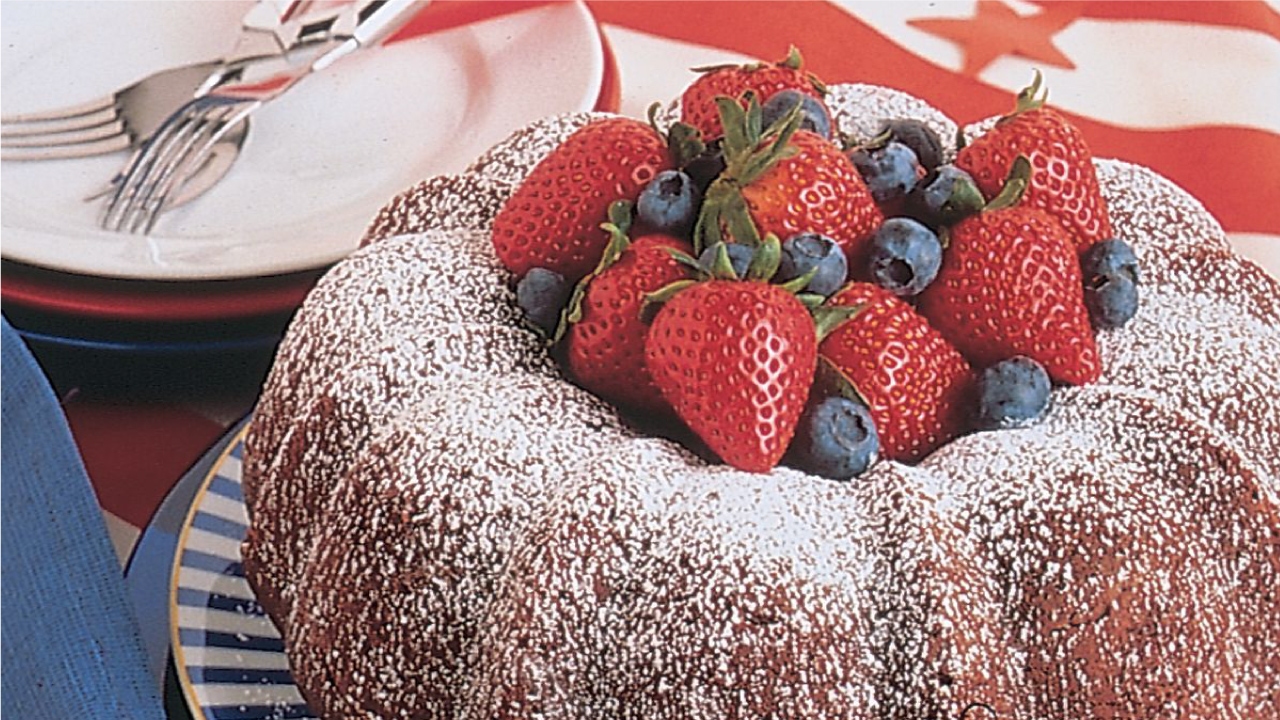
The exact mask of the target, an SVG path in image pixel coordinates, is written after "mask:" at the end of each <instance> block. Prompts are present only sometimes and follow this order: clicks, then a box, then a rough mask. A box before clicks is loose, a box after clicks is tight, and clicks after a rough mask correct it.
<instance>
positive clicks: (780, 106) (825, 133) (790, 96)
mask: <svg viewBox="0 0 1280 720" xmlns="http://www.w3.org/2000/svg"><path fill="white" fill-rule="evenodd" d="M797 104H799V105H800V106H801V107H800V114H801V116H802V119H801V120H800V129H801V130H810V131H812V132H814V133H817V134H818V135H821V136H822V137H824V138H827V139H830V138H831V116H830V115H828V114H827V108H826V107H824V106H823V104H822V102H821V101H820V100H818V99H817V98H815V97H814V96H812V95H806V94H805V93H802V92H800V91H799V90H779V91H778V92H776V93H774V94H773V95H772V96H770V98H769V99H768V100H766V101H765V103H764V105H761V106H760V112H761V120H762V121H763V123H762V124H763V125H764V127H766V128H767V127H769V126H771V125H773V124H774V123H776V122H778V121H779V120H781V119H782V118H783V116H785V115H786V114H787V113H789V112H791V108H793V107H795V106H796V105H797Z"/></svg>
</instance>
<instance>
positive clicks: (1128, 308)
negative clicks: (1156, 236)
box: [1080, 238, 1138, 330]
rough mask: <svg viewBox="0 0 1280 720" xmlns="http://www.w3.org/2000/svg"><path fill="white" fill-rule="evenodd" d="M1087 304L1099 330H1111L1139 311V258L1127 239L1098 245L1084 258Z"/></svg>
mask: <svg viewBox="0 0 1280 720" xmlns="http://www.w3.org/2000/svg"><path fill="white" fill-rule="evenodd" d="M1080 270H1081V274H1082V275H1083V276H1084V304H1085V307H1086V308H1088V309H1089V320H1090V322H1092V323H1093V326H1094V327H1096V328H1101V329H1106V330H1110V329H1113V328H1118V327H1120V326H1121V325H1124V324H1125V323H1127V322H1129V320H1130V319H1131V318H1132V317H1133V316H1134V315H1135V314H1136V313H1137V312H1138V257H1137V255H1135V254H1134V252H1133V248H1131V247H1129V244H1128V243H1126V242H1125V241H1123V240H1118V239H1116V238H1108V239H1106V240H1103V241H1101V242H1098V243H1094V244H1093V245H1092V246H1090V248H1089V249H1088V250H1086V251H1085V253H1084V254H1083V255H1082V256H1081V257H1080Z"/></svg>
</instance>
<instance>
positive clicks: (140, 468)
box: [41, 0, 1280, 559]
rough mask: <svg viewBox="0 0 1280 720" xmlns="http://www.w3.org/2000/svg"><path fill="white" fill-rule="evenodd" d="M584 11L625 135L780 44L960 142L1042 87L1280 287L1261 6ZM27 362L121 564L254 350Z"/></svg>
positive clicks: (1272, 124)
mask: <svg viewBox="0 0 1280 720" xmlns="http://www.w3.org/2000/svg"><path fill="white" fill-rule="evenodd" d="M536 4H537V3H521V4H518V5H512V6H508V7H507V8H505V10H504V11H518V10H519V9H521V8H522V7H526V6H529V5H536ZM587 5H588V7H589V8H590V9H591V11H592V12H593V13H594V14H595V16H596V18H597V20H598V21H599V22H600V24H601V28H602V32H603V35H604V38H605V41H606V43H607V45H608V47H609V48H610V49H611V51H612V54H613V56H614V58H615V60H616V66H617V76H616V78H615V79H616V81H617V84H618V88H617V89H618V91H619V92H618V97H617V109H618V110H619V111H620V112H622V113H624V114H627V115H631V116H635V117H644V114H645V111H646V109H647V107H648V105H649V104H650V103H652V102H654V101H666V100H669V99H671V98H673V97H676V96H678V94H679V92H680V91H681V90H682V89H683V87H684V86H685V85H686V84H687V83H688V82H689V81H690V80H691V79H692V78H693V74H692V73H691V72H690V70H689V68H691V67H696V66H701V65H706V64H712V63H721V62H726V61H729V62H736V61H746V60H752V59H769V60H775V59H778V58H780V57H782V56H784V55H785V54H786V52H787V49H788V46H789V45H791V44H795V45H798V46H799V47H800V48H801V49H802V50H803V52H804V55H805V59H806V61H807V64H808V67H809V68H810V69H811V70H812V71H814V72H815V73H817V74H818V75H819V76H821V77H822V78H823V79H824V80H826V81H827V82H828V83H838V82H865V83H872V84H882V85H889V86H894V87H898V88H901V89H903V90H906V91H908V92H911V93H912V94H915V95H918V96H920V97H923V98H926V99H928V100H929V101H930V102H932V103H933V104H934V105H936V106H937V107H938V108H940V109H941V110H943V111H944V112H946V113H947V114H948V115H950V116H951V117H952V118H954V119H956V120H958V121H960V122H962V123H965V122H972V121H976V120H979V119H981V118H985V117H989V116H992V115H996V114H1000V113H1002V112H1004V111H1005V110H1007V109H1008V108H1009V107H1010V106H1011V97H1012V93H1013V92H1014V91H1016V90H1017V89H1018V88H1019V87H1021V86H1022V85H1024V84H1026V82H1027V81H1028V80H1029V78H1030V77H1031V75H1032V68H1040V69H1042V70H1044V72H1045V74H1046V76H1047V82H1048V85H1049V86H1050V88H1051V89H1052V94H1051V95H1050V101H1051V102H1052V103H1054V104H1056V105H1058V106H1059V107H1060V108H1062V109H1064V110H1065V111H1066V112H1067V113H1068V114H1069V115H1071V116H1072V117H1073V119H1075V120H1076V122H1077V123H1078V124H1079V125H1080V126H1081V128H1082V129H1083V131H1084V133H1085V136H1086V137H1087V138H1088V139H1089V141H1090V144H1091V146H1092V147H1093V150H1094V153H1095V155H1096V156H1099V157H1117V158H1122V159H1126V160H1130V161H1133V162H1137V163H1140V164H1143V165H1147V166H1150V167H1153V168H1155V169H1156V170H1157V171H1159V172H1161V173H1163V174H1165V175H1166V176H1168V177H1170V178H1171V179H1173V180H1174V181H1175V182H1177V183H1178V184H1180V185H1182V186H1183V187H1185V188H1187V189H1188V190H1189V191H1191V192H1192V193H1193V194H1195V195H1196V196H1197V197H1199V198H1201V200H1202V201H1203V202H1204V203H1205V205H1206V206H1207V207H1208V208H1209V209H1210V211H1212V212H1213V213H1214V214H1215V215H1216V216H1217V217H1218V218H1219V219H1220V221H1221V222H1222V224H1223V226H1224V228H1225V229H1226V231H1227V232H1228V234H1229V237H1230V238H1231V239H1232V241H1233V242H1234V243H1235V244H1236V245H1237V247H1239V248H1240V249H1241V251H1242V252H1243V253H1245V254H1246V255H1248V256H1250V257H1253V258H1255V259H1257V260H1258V261H1259V262H1261V263H1263V264H1264V266H1266V267H1268V268H1269V269H1270V271H1271V272H1272V273H1273V274H1276V275H1280V217H1278V213H1277V211H1276V207H1277V202H1276V201H1280V181H1278V180H1277V177H1280V175H1278V174H1277V173H1276V172H1275V168H1276V167H1277V166H1280V93H1267V92H1261V91H1260V90H1259V88H1265V87H1273V88H1274V87H1276V86H1277V82H1278V81H1280V14H1278V13H1277V10H1276V9H1275V8H1274V7H1273V6H1270V5H1268V4H1266V3H1261V2H1241V3H1196V2H1183V3H1127V2H1096V3H1068V2H1063V3H1017V4H1006V3H1003V2H994V1H985V0H984V1H980V2H976V3H974V2H954V3H925V2H900V3H884V2H879V3H856V2H850V3H826V2H807V3H790V2H685V3H680V4H679V5H678V6H676V5H674V4H660V3H650V2H589V3H587ZM468 19H469V18H462V19H461V20H460V21H467V20H468ZM1121 38H1123V42H1120V41H1119V39H1121ZM1152 57H1158V58H1160V62H1159V63H1152V62H1150V59H1151V58H1152ZM41 359H42V361H45V362H46V363H47V364H46V370H47V371H48V373H49V374H50V376H51V378H52V380H53V381H54V383H55V386H56V388H57V390H58V392H59V394H60V397H61V398H62V399H63V406H64V409H65V411H66V414H67V417H68V420H69V422H70V425H71V427H72V431H73V434H74V435H75V437H76V440H77V443H78V445H79V447H80V450H81V453H82V455H83V457H84V460H85V464H86V467H87V468H88V470H89V473H90V475H91V477H92V479H93V481H94V485H95V487H96V489H97V491H98V494H99V500H100V503H101V505H102V506H103V508H104V511H105V514H106V516H107V518H108V523H109V526H110V528H111V530H112V536H113V539H114V541H115V542H116V545H117V550H118V553H119V554H120V556H121V558H122V559H123V558H126V557H127V556H128V554H129V553H130V551H131V549H132V548H133V546H134V544H135V543H136V541H137V538H138V536H139V533H140V531H141V529H142V528H144V527H145V526H146V525H147V523H148V521H149V520H150V519H151V518H152V516H153V514H154V513H155V511H156V508H157V507H158V506H159V505H160V503H161V501H162V500H163V499H164V497H165V496H166V494H167V493H168V492H169V491H170V490H171V489H172V488H173V486H174V484H175V483H176V482H177V480H178V479H179V478H181V477H182V476H183V475H184V473H185V472H187V471H188V470H189V469H190V468H192V466H193V465H194V464H196V462H197V460H198V459H199V458H201V456H202V455H203V454H204V452H205V451H206V450H207V449H208V448H209V447H211V446H212V445H213V444H214V443H215V442H216V441H217V440H218V439H219V438H221V437H222V436H223V435H224V434H225V433H226V431H227V430H228V429H229V428H230V427H232V426H233V425H234V424H235V423H237V422H238V421H239V420H241V419H242V418H244V417H245V416H246V414H248V413H249V412H250V411H251V409H252V407H253V404H254V401H255V398H256V395H257V392H258V389H259V387H260V384H261V382H262V380H263V376H264V373H265V372H266V370H267V366H268V364H269V362H270V349H267V350H266V351H258V352H256V353H248V354H244V355H241V356H239V357H236V358H234V361H233V362H230V363H228V362H226V361H225V358H214V359H212V360H211V361H209V360H206V361H201V360H200V359H199V358H195V359H193V358H182V359H179V360H177V361H175V360H173V359H172V358H171V359H168V360H167V361H165V360H161V361H157V360H156V359H155V358H119V357H115V358H110V359H105V360H103V359H95V358H93V357H88V356H84V355H79V356H75V357H72V358H70V359H67V358H58V357H50V356H48V355H43V356H42V358H41ZM107 375H110V380H109V381H108V380H107V379H106V377H107ZM121 378H126V381H123V382H122V381H121Z"/></svg>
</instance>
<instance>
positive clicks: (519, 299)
mask: <svg viewBox="0 0 1280 720" xmlns="http://www.w3.org/2000/svg"><path fill="white" fill-rule="evenodd" d="M572 291H573V288H572V287H570V285H569V283H567V282H565V279H564V276H563V275H561V274H560V273H558V272H555V271H552V270H548V269H546V268H540V267H536V268H533V269H532V270H530V271H529V272H528V273H526V274H525V276H524V277H522V278H520V282H519V283H517V284H516V303H517V304H518V305H519V306H520V309H521V310H524V314H525V318H526V319H528V321H529V322H530V323H532V324H533V325H534V326H535V327H537V328H539V329H541V330H542V331H543V332H544V333H546V334H547V335H551V334H552V333H554V332H555V331H556V326H557V325H559V324H560V311H561V310H563V309H564V306H565V303H567V302H569V294H570V293H571V292H572Z"/></svg>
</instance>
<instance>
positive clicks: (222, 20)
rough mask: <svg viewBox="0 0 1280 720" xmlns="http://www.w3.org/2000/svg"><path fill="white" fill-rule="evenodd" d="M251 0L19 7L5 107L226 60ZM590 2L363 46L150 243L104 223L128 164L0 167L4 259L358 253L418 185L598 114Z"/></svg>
mask: <svg viewBox="0 0 1280 720" xmlns="http://www.w3.org/2000/svg"><path fill="white" fill-rule="evenodd" d="M245 8H246V3H245V2H216V3H213V2H191V1H189V0H188V1H184V2H163V3H158V2H127V3H125V2H109V3H101V2H38V3H37V2H30V3H5V6H4V23H3V26H2V27H3V31H2V35H3V38H2V40H3V63H2V65H0V67H2V69H3V70H2V73H3V74H2V78H3V87H4V96H3V101H4V102H3V105H4V113H5V114H13V113H19V112H24V111H35V110H42V109H49V108H56V107H61V106H64V105H67V104H71V103H78V102H85V101H88V100H91V99H94V98H95V97H100V96H102V95H105V94H107V93H109V92H110V91H111V90H114V89H116V88H119V87H121V86H123V85H126V84H128V83H129V82H131V81H133V80H136V79H137V78H140V77H144V76H146V75H148V74H149V73H150V72H152V71H154V70H156V69H159V68H164V67H171V66H174V65H178V64H183V63H187V62H194V61H199V60H203V59H207V58H210V57H216V56H218V55H220V54H221V53H222V52H224V51H225V50H226V49H227V48H226V44H227V43H228V38H231V37H232V36H233V34H234V31H235V29H236V28H237V27H238V26H239V21H240V18H241V16H242V15H243V13H244V10H245ZM604 66H605V62H604V50H603V46H602V43H601V40H600V35H599V31H598V28H597V26H596V23H595V21H594V19H593V18H592V16H591V14H590V12H588V11H587V9H586V8H585V7H584V6H583V5H582V4H581V3H572V4H559V3H556V4H550V5H546V6H541V7H536V8H532V9H527V10H522V11H519V12H516V13H511V14H504V15H502V16H500V17H496V18H493V19H489V20H485V21H483V22H479V23H475V24H472V25H466V26H463V27H458V28H454V29H451V30H447V31H444V32H440V33H435V34H429V35H424V36H420V37H417V38H413V39H409V40H404V41H401V42H397V43H394V44H392V45H389V46H387V47H383V48H379V49H376V50H373V51H370V52H366V53H361V54H357V55H355V56H352V57H350V58H348V59H346V60H344V61H343V62H342V63H340V64H338V65H335V66H334V67H333V68H331V69H329V70H328V71H326V72H324V73H321V74H317V75H314V76H311V77H309V78H307V79H306V80H305V81H303V82H302V83H300V84H299V85H298V86H297V87H295V88H294V89H293V90H291V91H290V92H289V93H288V94H286V95H284V96H283V97H281V98H280V99H279V100H278V101H276V102H275V103H273V104H271V105H268V106H266V107H264V108H263V109H262V110H260V111H259V112H258V113H256V114H255V115H254V117H253V125H252V129H251V131H250V133H249V137H248V139H247V141H246V143H245V145H244V148H243V150H242V152H241V154H240V157H239V159H238V160H237V162H236V164H235V165H234V166H233V167H232V169H231V171H230V173H228V175H227V176H226V177H225V178H223V180H222V182H221V183H220V184H219V185H218V186H216V187H215V188H213V189H212V190H210V191H209V192H208V193H206V194H205V195H204V196H203V197H201V198H199V199H198V200H196V201H195V202H192V203H189V204H188V205H186V206H183V207H181V208H178V209H176V210H174V211H172V212H171V213H168V214H166V215H164V216H162V217H161V219H160V221H159V223H158V224H157V226H156V228H155V230H154V232H153V233H152V235H151V236H149V237H144V236H133V235H127V234H122V233H111V232H106V231H103V230H99V229H98V228H97V227H96V224H95V219H96V213H97V211H98V209H99V205H98V203H88V202H84V201H83V199H82V198H84V197H86V196H88V195H90V194H92V193H93V191H95V190H96V189H98V188H100V187H101V186H102V185H103V184H104V183H105V182H106V180H107V179H109V178H110V177H111V176H112V175H114V174H115V172H116V171H117V170H118V169H119V168H120V167H121V165H122V164H123V163H124V161H125V160H126V159H127V154H126V153H123V152H121V153H113V154H109V155H103V156H98V157H94V158H85V159H77V160H58V161H39V162H16V161H9V162H4V163H0V179H2V183H0V195H2V196H3V206H2V207H3V217H2V224H3V228H4V241H3V248H2V250H3V255H4V257H6V258H9V259H12V260H18V261H21V262H26V263H30V264H33V265H39V266H43V267H49V268H54V269H57V270H63V271H69V272H75V273H81V274H88V275H97V276H105V277H119V278H132V279H156V280H193V279H217V278H235V277H246V276H252V275H265V274H273V273H285V272H293V271H298V270H306V269H311V268H317V267H321V266H323V265H326V264H328V263H331V262H333V261H335V260H338V259H340V258H341V257H342V256H343V255H345V254H346V253H348V252H350V251H351V250H352V249H354V248H355V245H356V243H357V242H358V241H359V239H360V236H361V235H362V234H363V232H364V230H365V228H366V226H367V225H368V223H369V221H370V220H371V219H372V218H373V215H374V214H375V213H376V212H377V210H378V209H379V208H380V207H381V206H382V205H383V204H384V203H385V202H386V201H388V200H389V199H390V198H391V197H392V196H394V195H395V194H396V193H398V192H400V191H402V190H404V189H406V188H408V187H409V186H411V185H413V184H414V183H416V182H418V181H420V180H422V179H425V178H427V177H430V176H432V175H436V174H441V173H450V172H457V171H460V170H462V169H463V168H465V167H466V165H467V163H468V162H470V161H471V160H472V159H474V158H475V157H476V156H477V155H479V154H480V153H481V152H483V151H484V150H485V149H487V148H488V147H489V146H491V145H492V144H494V143H496V142H497V141H499V140H501V139H502V138H504V137H505V136H506V135H507V134H509V133H510V132H511V131H512V130H514V129H516V128H518V127H520V126H522V125H525V124H527V123H528V122H530V121H532V120H535V119H538V118H540V117H543V116H546V115H551V114H556V113H562V112H569V111H576V110H589V109H591V108H592V107H593V106H594V104H595V101H596V98H597V95H598V94H599V92H600V87H601V83H602V82H603V79H604Z"/></svg>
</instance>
